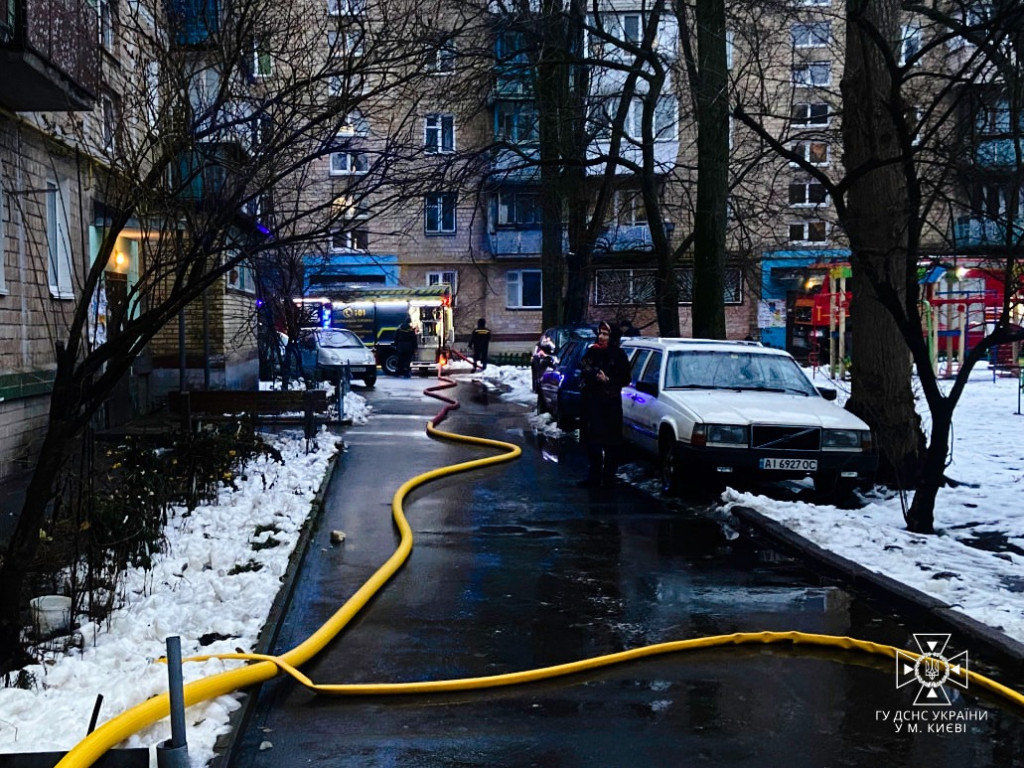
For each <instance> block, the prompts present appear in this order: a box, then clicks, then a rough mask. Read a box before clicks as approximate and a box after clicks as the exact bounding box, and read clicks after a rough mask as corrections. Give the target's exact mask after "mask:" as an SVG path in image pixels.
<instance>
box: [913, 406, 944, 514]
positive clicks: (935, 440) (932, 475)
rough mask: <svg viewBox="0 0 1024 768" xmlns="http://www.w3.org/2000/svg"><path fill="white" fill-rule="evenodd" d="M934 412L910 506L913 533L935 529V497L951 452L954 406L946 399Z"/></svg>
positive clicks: (933, 409) (942, 480)
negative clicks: (925, 450) (929, 437)
mask: <svg viewBox="0 0 1024 768" xmlns="http://www.w3.org/2000/svg"><path fill="white" fill-rule="evenodd" d="M931 415H932V434H931V440H929V442H928V450H927V452H926V454H925V460H924V465H923V467H922V469H921V473H920V477H919V480H918V483H917V487H916V489H915V490H914V500H913V501H912V502H911V503H910V509H908V510H907V530H910V531H913V532H914V533H935V498H936V496H938V493H939V488H941V487H942V484H943V482H945V477H946V457H947V456H948V455H949V433H950V428H951V426H952V423H953V408H952V407H951V406H950V405H949V402H948V401H946V402H945V403H943V405H942V407H939V408H935V407H933V408H932V411H931Z"/></svg>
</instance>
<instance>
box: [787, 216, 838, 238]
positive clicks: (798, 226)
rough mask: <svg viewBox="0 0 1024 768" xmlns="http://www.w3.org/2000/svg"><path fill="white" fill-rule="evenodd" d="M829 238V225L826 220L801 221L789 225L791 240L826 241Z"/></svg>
mask: <svg viewBox="0 0 1024 768" xmlns="http://www.w3.org/2000/svg"><path fill="white" fill-rule="evenodd" d="M827 240H828V225H827V224H826V223H825V222H824V221H801V222H793V223H792V224H790V225H789V242H791V243H824V242H826V241H827Z"/></svg>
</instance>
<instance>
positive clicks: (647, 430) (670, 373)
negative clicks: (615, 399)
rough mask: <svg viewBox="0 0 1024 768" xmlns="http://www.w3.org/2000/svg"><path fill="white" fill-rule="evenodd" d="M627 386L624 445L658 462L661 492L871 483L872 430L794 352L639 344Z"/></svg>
mask: <svg viewBox="0 0 1024 768" xmlns="http://www.w3.org/2000/svg"><path fill="white" fill-rule="evenodd" d="M622 348H623V350H625V352H626V355H627V356H628V357H629V360H630V364H631V366H632V376H631V378H632V380H631V382H630V384H629V386H627V387H625V388H623V390H622V410H623V433H624V436H625V440H626V442H627V443H628V444H630V445H633V446H636V447H638V448H640V449H641V450H643V451H645V452H647V453H650V454H653V455H655V456H657V457H658V459H659V461H660V465H661V476H662V488H663V490H664V491H665V492H666V493H677V492H679V491H680V490H682V489H683V488H684V487H686V486H688V485H691V484H705V485H707V484H717V485H724V484H725V483H728V482H730V481H732V482H742V481H743V480H752V479H753V480H777V479H783V478H793V477H808V476H810V477H812V478H813V479H814V484H815V490H816V491H817V492H818V493H819V494H821V495H822V496H826V497H829V498H832V499H845V498H847V497H848V496H849V495H850V493H851V491H852V490H853V488H855V487H856V486H858V485H863V484H868V483H870V482H872V481H873V478H874V471H875V468H876V466H877V463H878V457H877V454H876V453H875V451H874V449H873V445H872V440H871V431H870V429H869V428H868V425H867V424H865V423H864V422H863V421H862V420H861V419H859V418H857V417H856V416H854V415H853V414H852V413H850V412H848V411H846V410H844V409H843V408H840V407H839V406H838V405H836V404H835V403H832V402H829V400H834V399H835V396H836V393H835V390H832V389H825V390H820V391H819V390H818V389H816V388H815V387H814V385H813V384H812V383H811V381H810V379H809V378H808V377H807V375H806V374H805V373H804V371H803V370H802V369H801V368H800V366H799V365H798V364H797V362H796V360H794V359H793V357H792V355H790V354H789V353H788V352H784V351H782V350H779V349H771V348H769V347H763V346H761V344H759V343H757V342H742V341H713V340H705V339H669V338H664V339H662V338H642V337H641V338H633V339H626V340H624V341H623V342H622Z"/></svg>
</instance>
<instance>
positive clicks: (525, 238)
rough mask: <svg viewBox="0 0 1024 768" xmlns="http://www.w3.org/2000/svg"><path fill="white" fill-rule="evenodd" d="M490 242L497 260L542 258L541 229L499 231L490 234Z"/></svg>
mask: <svg viewBox="0 0 1024 768" xmlns="http://www.w3.org/2000/svg"><path fill="white" fill-rule="evenodd" d="M488 240H489V242H490V247H491V255H493V256H494V257H495V258H496V259H501V258H516V257H520V256H540V250H541V233H540V230H539V229H498V230H495V231H494V232H491V233H490V234H488Z"/></svg>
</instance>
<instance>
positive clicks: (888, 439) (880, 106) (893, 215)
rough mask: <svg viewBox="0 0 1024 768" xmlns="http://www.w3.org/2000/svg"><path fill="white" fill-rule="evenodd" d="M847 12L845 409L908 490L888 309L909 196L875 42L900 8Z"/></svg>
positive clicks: (883, 470)
mask: <svg viewBox="0 0 1024 768" xmlns="http://www.w3.org/2000/svg"><path fill="white" fill-rule="evenodd" d="M847 13H848V18H847V43H846V61H845V68H844V72H843V79H842V84H841V87H842V93H843V140H844V160H845V163H846V167H847V172H848V175H849V177H850V178H851V179H852V182H851V184H850V191H849V194H848V195H847V198H846V210H845V213H844V215H843V222H842V223H843V225H844V227H845V229H846V233H847V236H848V237H849V239H850V249H851V257H850V262H851V267H852V273H853V276H852V278H851V290H852V293H853V302H852V318H853V328H852V338H853V344H852V348H853V360H854V362H853V365H852V367H851V390H852V395H851V397H850V400H849V402H848V404H847V408H848V409H849V410H850V411H852V412H853V413H855V414H857V415H858V416H860V417H861V418H862V419H864V420H865V421H866V422H867V423H868V424H869V425H870V426H871V428H872V430H873V431H874V433H875V437H876V440H877V442H878V446H879V460H880V467H879V479H880V480H882V481H884V482H888V483H893V484H895V485H897V486H898V487H901V488H910V487H913V486H914V485H915V484H916V482H917V479H918V475H919V472H920V467H921V456H922V451H923V450H924V435H923V433H922V431H921V420H920V417H919V416H918V414H917V411H916V409H915V407H914V395H913V392H912V390H911V386H910V380H911V377H910V373H911V361H910V357H909V355H908V353H907V347H906V343H905V342H904V339H903V336H902V334H901V333H900V331H899V329H898V327H897V325H896V322H895V320H894V313H902V314H904V315H905V308H904V307H905V302H906V295H907V291H906V269H907V259H908V256H907V197H908V194H907V182H906V179H905V177H904V176H903V173H902V169H901V165H900V163H899V162H898V159H899V157H900V147H899V141H898V134H897V131H896V127H895V122H894V115H893V112H894V111H895V110H897V109H898V105H894V104H892V103H891V101H892V98H893V96H892V93H891V86H892V78H891V73H890V72H889V71H888V69H887V67H886V64H885V59H884V57H883V55H882V53H881V52H880V51H879V49H878V46H877V42H876V40H877V39H879V38H880V39H882V40H888V41H891V44H892V45H895V44H896V42H897V41H898V40H899V28H900V27H899V19H900V15H899V14H900V6H899V3H898V2H897V0H881V1H880V2H867V0H855V1H854V2H851V3H849V4H848V6H847ZM872 30H877V34H878V36H879V37H875V36H874V35H873V34H871V31H872ZM880 159H881V160H883V161H885V160H888V161H889V162H888V163H884V162H883V163H878V161H879V160H880ZM865 169H870V170H865ZM883 295H884V296H885V297H886V306H883V305H882V303H881V300H880V296H883Z"/></svg>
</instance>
